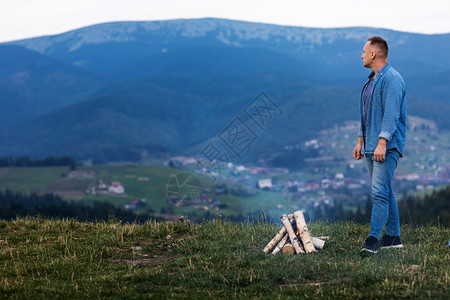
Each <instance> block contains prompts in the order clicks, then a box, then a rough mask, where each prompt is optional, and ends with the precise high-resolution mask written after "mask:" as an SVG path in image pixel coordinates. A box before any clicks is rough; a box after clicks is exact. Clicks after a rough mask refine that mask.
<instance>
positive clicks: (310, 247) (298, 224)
mask: <svg viewBox="0 0 450 300" xmlns="http://www.w3.org/2000/svg"><path fill="white" fill-rule="evenodd" d="M281 222H282V223H283V227H282V228H281V229H280V231H279V232H278V233H277V235H275V237H274V238H273V239H272V240H271V241H270V242H269V243H268V244H267V246H266V247H265V248H264V252H265V253H269V252H270V251H272V254H277V253H278V252H280V251H282V252H283V253H286V254H303V253H311V252H316V251H317V250H320V249H323V246H324V245H325V241H324V239H327V238H328V237H321V238H317V237H313V236H311V234H310V233H309V231H308V227H307V226H306V222H305V217H304V216H303V212H302V211H301V210H299V211H296V212H294V213H293V214H289V215H286V214H284V215H282V216H281Z"/></svg>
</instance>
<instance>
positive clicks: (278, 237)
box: [263, 226, 286, 253]
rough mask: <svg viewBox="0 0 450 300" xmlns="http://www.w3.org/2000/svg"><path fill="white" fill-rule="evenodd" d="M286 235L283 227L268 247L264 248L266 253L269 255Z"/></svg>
mask: <svg viewBox="0 0 450 300" xmlns="http://www.w3.org/2000/svg"><path fill="white" fill-rule="evenodd" d="M285 234H286V228H285V227H284V226H283V228H281V229H280V231H278V233H277V235H276V236H275V237H274V238H273V239H272V240H271V241H270V242H269V243H268V244H267V246H266V247H264V250H263V251H264V252H265V253H269V252H270V250H272V248H273V247H275V246H276V245H277V244H278V242H279V241H280V240H281V239H282V238H283V236H284V235H285Z"/></svg>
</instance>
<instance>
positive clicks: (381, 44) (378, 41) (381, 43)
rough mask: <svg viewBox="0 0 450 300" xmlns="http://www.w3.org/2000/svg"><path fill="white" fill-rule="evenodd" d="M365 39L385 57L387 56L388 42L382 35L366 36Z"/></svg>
mask: <svg viewBox="0 0 450 300" xmlns="http://www.w3.org/2000/svg"><path fill="white" fill-rule="evenodd" d="M367 40H368V41H369V42H370V44H371V45H373V46H376V47H377V48H378V49H379V50H380V52H381V53H382V54H383V56H384V57H385V58H387V57H388V52H389V48H388V44H387V42H386V41H385V40H384V39H383V38H382V37H379V36H373V37H370V38H368V39H367Z"/></svg>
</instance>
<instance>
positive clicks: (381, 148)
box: [373, 138, 387, 162]
mask: <svg viewBox="0 0 450 300" xmlns="http://www.w3.org/2000/svg"><path fill="white" fill-rule="evenodd" d="M386 143H387V141H386V140H385V139H383V138H380V139H379V140H378V145H377V148H375V152H374V153H373V159H374V160H375V161H377V162H382V161H384V160H385V159H386Z"/></svg>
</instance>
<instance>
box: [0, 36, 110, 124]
mask: <svg viewBox="0 0 450 300" xmlns="http://www.w3.org/2000/svg"><path fill="white" fill-rule="evenodd" d="M103 82H104V81H103V80H101V79H99V77H98V76H93V75H92V74H89V72H88V71H86V70H83V69H80V68H77V67H75V66H72V65H67V64H66V63H63V62H61V61H58V60H55V59H54V58H50V57H47V56H44V55H41V54H39V53H37V52H34V51H30V50H28V49H26V48H24V47H21V46H17V45H0V105H1V106H2V110H0V126H5V125H8V124H13V123H19V122H21V121H24V120H28V119H31V118H33V117H36V116H39V115H41V114H44V113H48V112H51V111H55V110H57V109H59V108H62V107H66V106H69V105H72V104H74V103H77V102H79V101H81V100H85V99H86V98H88V97H89V96H90V94H91V93H92V92H93V91H95V90H97V89H98V88H100V87H101V86H102V84H103Z"/></svg>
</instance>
